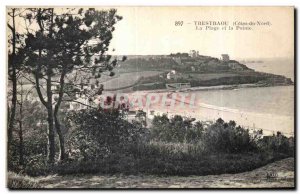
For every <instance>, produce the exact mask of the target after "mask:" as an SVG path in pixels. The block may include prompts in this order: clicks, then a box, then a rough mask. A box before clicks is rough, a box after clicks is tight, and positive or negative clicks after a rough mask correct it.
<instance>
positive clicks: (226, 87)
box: [116, 83, 294, 93]
mask: <svg viewBox="0 0 300 194" xmlns="http://www.w3.org/2000/svg"><path fill="white" fill-rule="evenodd" d="M276 86H294V84H278V85H267V84H257V83H255V84H234V85H217V86H196V87H189V88H182V89H178V90H169V89H157V90H136V91H132V92H128V93H134V92H145V93H149V92H150V91H151V92H157V93H161V92H194V91H210V90H235V89H242V88H261V87H276ZM116 91H118V90H116Z"/></svg>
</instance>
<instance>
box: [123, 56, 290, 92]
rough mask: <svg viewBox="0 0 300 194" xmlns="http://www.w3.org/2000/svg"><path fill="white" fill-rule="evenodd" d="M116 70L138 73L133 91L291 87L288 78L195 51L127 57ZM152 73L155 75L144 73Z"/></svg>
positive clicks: (227, 58) (224, 57)
mask: <svg viewBox="0 0 300 194" xmlns="http://www.w3.org/2000/svg"><path fill="white" fill-rule="evenodd" d="M118 69H119V70H118V71H119V72H121V73H130V72H139V77H138V79H136V80H133V82H132V84H130V85H128V87H132V89H133V90H156V89H172V88H174V89H183V88H193V87H211V86H222V85H225V86H231V85H242V84H243V85H244V84H246V85H247V84H249V85H251V86H254V87H267V86H278V85H293V81H292V80H291V79H290V78H286V77H285V76H282V75H274V74H270V73H263V72H256V71H255V70H253V69H250V68H248V67H247V66H246V65H244V64H242V63H240V62H238V61H236V60H231V59H230V57H229V55H228V54H222V55H221V57H220V58H214V57H210V56H204V55H199V52H198V51H195V50H191V51H190V53H172V54H170V55H129V56H127V60H126V61H124V62H122V63H121V64H120V67H119V68H118ZM151 71H152V72H153V71H156V72H157V73H151V74H149V73H147V72H151ZM144 72H145V73H144ZM132 79H134V78H132ZM125 88H126V87H125ZM227 88H228V87H227Z"/></svg>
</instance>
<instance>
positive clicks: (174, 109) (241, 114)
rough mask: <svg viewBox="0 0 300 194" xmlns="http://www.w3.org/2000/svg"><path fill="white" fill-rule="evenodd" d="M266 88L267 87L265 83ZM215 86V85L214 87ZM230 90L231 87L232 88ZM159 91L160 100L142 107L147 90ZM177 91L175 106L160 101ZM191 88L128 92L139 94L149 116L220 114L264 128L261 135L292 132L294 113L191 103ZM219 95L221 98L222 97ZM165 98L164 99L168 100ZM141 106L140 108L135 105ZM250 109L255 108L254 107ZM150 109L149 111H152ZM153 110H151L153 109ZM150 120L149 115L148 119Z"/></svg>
mask: <svg viewBox="0 0 300 194" xmlns="http://www.w3.org/2000/svg"><path fill="white" fill-rule="evenodd" d="M267 88H269V87H267ZM215 90H216V89H215ZM232 91H233V90H232ZM153 93H155V94H157V95H159V100H158V101H157V102H155V103H153V104H151V106H149V107H145V102H146V98H147V97H146V96H147V95H149V94H153ZM173 94H175V95H177V97H176V103H175V105H174V106H170V103H169V104H168V103H166V104H167V105H165V106H163V105H162V99H163V96H168V100H170V99H172V96H171V95H173ZM190 94H191V92H190V91H189V92H167V91H137V92H131V93H128V95H129V96H130V97H129V98H132V96H142V101H143V105H144V106H143V107H142V109H143V110H144V111H146V112H147V113H148V116H149V115H150V116H149V118H151V114H152V117H153V114H154V115H162V114H164V113H167V114H168V116H169V117H172V116H173V115H176V114H177V115H182V116H185V117H192V118H196V119H197V120H200V121H215V120H217V119H218V118H222V119H223V120H225V121H226V122H228V121H230V120H234V121H235V122H236V123H237V125H241V126H242V127H245V128H249V130H253V129H255V130H258V129H263V131H264V135H272V134H273V133H276V132H277V131H280V132H282V133H283V134H284V135H286V136H293V135H294V117H293V115H284V114H277V113H274V114H273V113H265V112H254V111H245V110H240V109H237V108H228V107H222V106H216V105H214V104H208V103H206V102H203V101H202V99H199V98H197V96H196V98H195V101H194V102H192V106H190V104H191V103H190V101H191V100H190V98H191V97H190V96H189V95H190ZM181 95H188V96H187V98H186V99H185V102H183V103H184V106H181V105H180V103H182V98H181V97H180V96H181ZM221 99H222V98H221ZM168 100H167V101H168ZM135 109H141V108H135ZM252 109H254V110H256V109H255V107H253V108H252ZM151 111H152V113H151ZM153 111H154V112H153ZM150 120H151V119H150Z"/></svg>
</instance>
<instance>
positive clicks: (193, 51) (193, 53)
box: [189, 50, 199, 58]
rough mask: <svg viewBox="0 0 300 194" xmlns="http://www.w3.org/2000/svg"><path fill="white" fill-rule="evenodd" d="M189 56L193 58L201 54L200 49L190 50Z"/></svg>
mask: <svg viewBox="0 0 300 194" xmlns="http://www.w3.org/2000/svg"><path fill="white" fill-rule="evenodd" d="M189 56H190V57H192V58H196V57H198V56H199V51H196V50H190V53H189Z"/></svg>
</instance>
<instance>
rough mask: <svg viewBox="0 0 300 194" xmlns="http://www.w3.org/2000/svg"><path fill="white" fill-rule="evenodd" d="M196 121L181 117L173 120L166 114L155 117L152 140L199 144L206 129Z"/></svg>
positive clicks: (177, 116)
mask: <svg viewBox="0 0 300 194" xmlns="http://www.w3.org/2000/svg"><path fill="white" fill-rule="evenodd" d="M194 121H195V119H193V118H186V119H184V118H182V117H181V116H179V115H175V116H174V117H173V118H171V119H169V118H168V117H167V115H165V114H164V115H162V116H155V117H154V119H153V121H152V129H151V135H152V138H153V139H156V140H159V141H166V142H181V143H182V142H197V141H199V140H200V138H201V136H202V133H203V130H204V129H203V125H202V124H201V122H196V123H193V122H194Z"/></svg>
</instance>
